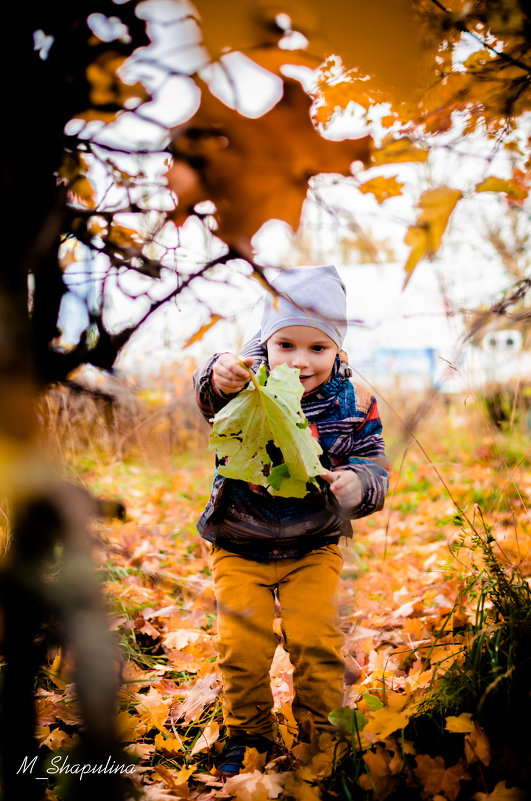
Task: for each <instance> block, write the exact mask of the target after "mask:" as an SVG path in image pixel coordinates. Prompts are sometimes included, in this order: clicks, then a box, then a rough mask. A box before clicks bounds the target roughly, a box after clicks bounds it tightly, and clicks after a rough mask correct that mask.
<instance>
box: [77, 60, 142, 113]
mask: <svg viewBox="0 0 531 801" xmlns="http://www.w3.org/2000/svg"><path fill="white" fill-rule="evenodd" d="M125 61H126V56H122V55H121V54H120V53H117V52H115V51H113V50H108V51H106V52H105V53H102V54H101V55H99V56H98V57H97V58H96V60H95V61H93V62H92V64H89V65H88V67H87V80H88V81H89V83H90V84H91V91H90V102H91V103H94V105H95V106H107V105H113V104H115V105H117V106H122V105H123V104H124V103H126V102H127V101H131V100H133V99H136V100H137V101H138V103H137V105H138V104H140V103H141V102H143V101H145V100H147V99H148V98H149V95H148V93H147V91H146V89H145V88H144V87H143V86H142V84H141V83H139V82H137V83H135V84H127V83H124V82H123V81H122V79H121V78H120V76H119V75H118V71H119V69H120V67H121V66H123V64H124V62H125Z"/></svg>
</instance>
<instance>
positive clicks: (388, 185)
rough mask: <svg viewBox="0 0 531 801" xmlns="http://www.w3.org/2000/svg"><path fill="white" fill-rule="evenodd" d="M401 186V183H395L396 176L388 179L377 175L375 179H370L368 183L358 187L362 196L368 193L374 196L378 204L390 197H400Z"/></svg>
mask: <svg viewBox="0 0 531 801" xmlns="http://www.w3.org/2000/svg"><path fill="white" fill-rule="evenodd" d="M403 186H404V184H403V183H401V182H400V181H397V179H396V175H392V176H390V177H389V178H385V177H384V176H383V175H379V176H378V177H377V178H371V179H370V180H369V181H365V183H363V184H362V185H361V186H360V191H361V192H363V193H364V194H367V192H370V193H371V194H372V195H374V197H375V198H376V200H377V201H378V203H383V202H384V201H385V200H387V199H388V198H390V197H395V196H396V195H401V194H402V188H403Z"/></svg>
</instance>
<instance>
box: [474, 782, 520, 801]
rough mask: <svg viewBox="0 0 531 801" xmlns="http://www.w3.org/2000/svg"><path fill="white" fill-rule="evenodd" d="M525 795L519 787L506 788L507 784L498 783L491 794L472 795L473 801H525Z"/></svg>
mask: <svg viewBox="0 0 531 801" xmlns="http://www.w3.org/2000/svg"><path fill="white" fill-rule="evenodd" d="M526 798H527V795H526V793H525V792H524V791H523V790H521V789H520V788H519V787H507V782H505V781H503V782H498V784H497V785H496V787H495V788H494V790H493V791H492V793H474V795H473V796H472V799H473V801H525V799H526Z"/></svg>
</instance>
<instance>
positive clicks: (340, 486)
mask: <svg viewBox="0 0 531 801" xmlns="http://www.w3.org/2000/svg"><path fill="white" fill-rule="evenodd" d="M320 476H321V478H324V480H325V481H328V483H329V484H330V489H331V490H332V492H333V493H334V495H335V496H336V498H337V502H338V503H339V505H340V506H344V507H345V508H354V507H356V506H359V505H360V503H361V481H360V480H359V478H358V476H357V475H356V474H355V473H353V472H352V470H341V469H339V470H335V471H332V470H325V472H324V473H321V474H320Z"/></svg>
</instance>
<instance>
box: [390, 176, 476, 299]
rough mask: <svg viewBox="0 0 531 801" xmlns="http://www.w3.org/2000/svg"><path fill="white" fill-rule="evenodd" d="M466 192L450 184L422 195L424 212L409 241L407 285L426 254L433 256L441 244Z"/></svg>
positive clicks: (407, 237)
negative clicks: (449, 221) (456, 208)
mask: <svg viewBox="0 0 531 801" xmlns="http://www.w3.org/2000/svg"><path fill="white" fill-rule="evenodd" d="M460 197H462V192H461V191H460V190H459V189H451V188H450V187H448V186H439V187H437V188H436V189H428V190H427V191H426V192H423V193H422V195H421V196H420V198H419V202H418V208H419V211H420V214H419V216H418V218H417V222H416V223H415V225H412V226H410V227H409V228H408V230H407V232H406V236H405V243H406V245H409V247H410V248H411V251H410V254H409V257H408V259H407V262H406V264H405V266H404V269H405V271H406V279H405V281H404V287H405V286H406V285H407V283H408V281H409V279H410V278H411V276H412V274H413V270H414V269H415V267H416V266H417V264H418V263H419V261H420V260H421V259H423V258H424V257H425V256H433V255H434V254H435V253H436V252H437V250H438V249H439V248H440V246H441V242H442V237H443V234H444V232H445V230H446V226H447V225H448V220H449V219H450V215H451V213H452V211H453V210H454V208H455V205H456V203H457V201H458V200H459V198H460Z"/></svg>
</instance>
